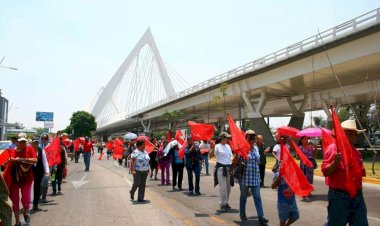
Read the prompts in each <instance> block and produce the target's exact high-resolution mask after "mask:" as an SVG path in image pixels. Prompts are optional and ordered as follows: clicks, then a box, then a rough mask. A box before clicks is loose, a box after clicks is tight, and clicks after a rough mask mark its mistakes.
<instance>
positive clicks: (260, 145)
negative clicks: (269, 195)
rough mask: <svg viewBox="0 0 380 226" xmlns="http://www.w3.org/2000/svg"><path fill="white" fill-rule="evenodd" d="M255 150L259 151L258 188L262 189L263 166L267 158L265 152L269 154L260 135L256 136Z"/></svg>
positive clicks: (263, 186)
mask: <svg viewBox="0 0 380 226" xmlns="http://www.w3.org/2000/svg"><path fill="white" fill-rule="evenodd" d="M256 143H257V148H258V149H259V154H260V163H259V169H260V181H261V182H260V186H261V187H262V188H265V185H264V178H265V165H266V164H267V157H266V155H265V154H266V152H269V149H268V148H267V146H266V145H265V144H264V138H263V136H261V135H257V141H256Z"/></svg>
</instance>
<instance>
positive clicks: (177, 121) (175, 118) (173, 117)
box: [161, 110, 184, 130]
mask: <svg viewBox="0 0 380 226" xmlns="http://www.w3.org/2000/svg"><path fill="white" fill-rule="evenodd" d="M183 115H184V113H183V112H181V111H177V110H175V111H172V112H169V111H167V110H165V112H164V113H163V114H162V115H161V118H162V119H164V120H165V121H167V122H168V123H169V128H168V129H169V130H175V129H176V128H178V127H179V126H180V125H181V124H182V123H183V122H182V120H181V119H182V117H183Z"/></svg>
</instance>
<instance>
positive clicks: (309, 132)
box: [297, 127, 331, 137]
mask: <svg viewBox="0 0 380 226" xmlns="http://www.w3.org/2000/svg"><path fill="white" fill-rule="evenodd" d="M322 130H323V131H325V132H326V133H327V134H328V135H331V130H329V129H325V128H322V127H309V128H306V129H303V130H301V131H299V132H298V133H297V136H299V137H302V136H307V137H321V136H322Z"/></svg>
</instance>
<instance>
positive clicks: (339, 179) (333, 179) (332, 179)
mask: <svg viewBox="0 0 380 226" xmlns="http://www.w3.org/2000/svg"><path fill="white" fill-rule="evenodd" d="M337 153H338V149H337V147H336V145H335V144H331V145H330V146H328V147H327V149H326V150H325V152H324V154H323V155H324V156H323V161H322V167H321V169H322V172H325V170H326V169H327V167H328V166H329V165H330V164H331V163H332V162H333V161H334V156H335V154H337ZM353 157H354V161H358V162H359V166H361V168H362V175H361V176H357V177H356V181H357V183H356V189H357V190H361V189H362V188H363V185H362V176H365V175H366V172H365V168H364V165H363V161H362V156H361V154H360V152H359V151H358V150H357V149H356V148H353ZM325 183H326V185H327V186H329V187H330V188H333V189H339V190H344V191H345V190H346V188H345V183H346V170H345V169H344V165H343V161H341V162H340V163H339V165H338V166H337V167H336V168H335V171H334V172H333V173H332V174H331V175H330V176H328V177H326V178H325Z"/></svg>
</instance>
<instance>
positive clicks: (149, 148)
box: [145, 139, 157, 154]
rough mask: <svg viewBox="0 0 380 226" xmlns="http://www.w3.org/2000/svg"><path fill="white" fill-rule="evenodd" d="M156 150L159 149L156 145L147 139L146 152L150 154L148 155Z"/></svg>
mask: <svg viewBox="0 0 380 226" xmlns="http://www.w3.org/2000/svg"><path fill="white" fill-rule="evenodd" d="M155 148H157V147H156V146H155V145H154V144H152V143H151V142H150V141H149V140H146V139H145V150H146V152H148V154H150V153H151V152H152V151H153V150H154V149H155Z"/></svg>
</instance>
